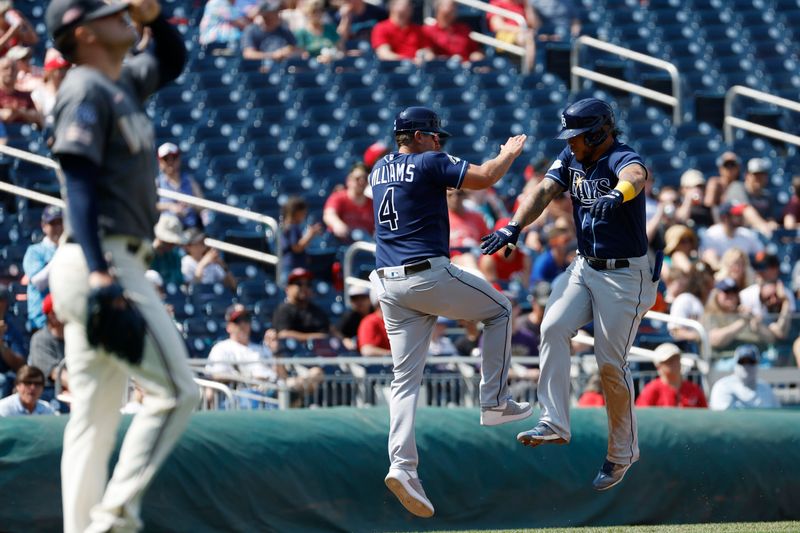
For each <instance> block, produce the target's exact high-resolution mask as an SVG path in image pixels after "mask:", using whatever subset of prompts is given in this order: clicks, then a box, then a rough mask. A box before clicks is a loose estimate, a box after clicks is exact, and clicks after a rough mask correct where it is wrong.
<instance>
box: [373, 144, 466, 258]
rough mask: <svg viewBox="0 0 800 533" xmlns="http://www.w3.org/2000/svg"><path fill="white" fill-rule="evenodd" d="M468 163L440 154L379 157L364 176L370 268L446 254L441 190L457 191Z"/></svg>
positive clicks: (445, 219) (444, 196)
mask: <svg viewBox="0 0 800 533" xmlns="http://www.w3.org/2000/svg"><path fill="white" fill-rule="evenodd" d="M468 165H469V164H468V163H467V162H466V161H464V160H462V159H459V158H457V157H453V156H451V155H447V154H445V153H443V152H425V153H422V154H401V153H398V152H393V153H391V154H388V155H386V156H384V157H383V158H382V159H381V160H380V161H378V163H377V164H376V165H375V167H374V168H373V169H372V172H371V173H370V175H369V183H370V185H372V205H373V210H374V213H375V242H376V243H377V248H378V251H377V254H376V266H377V267H378V268H383V267H390V266H399V265H405V264H408V263H413V262H415V261H421V260H422V259H428V258H429V257H438V256H445V257H449V256H450V219H449V216H448V214H447V188H448V187H452V188H456V189H458V188H460V187H461V183H462V181H463V180H464V174H466V173H467V166H468Z"/></svg>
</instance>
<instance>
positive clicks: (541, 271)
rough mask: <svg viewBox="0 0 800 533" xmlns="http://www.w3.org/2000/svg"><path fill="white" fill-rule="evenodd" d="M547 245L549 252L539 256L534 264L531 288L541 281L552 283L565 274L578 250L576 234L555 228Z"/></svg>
mask: <svg viewBox="0 0 800 533" xmlns="http://www.w3.org/2000/svg"><path fill="white" fill-rule="evenodd" d="M547 243H548V246H547V250H545V251H544V253H541V254H539V255H538V256H537V257H536V259H535V260H534V262H533V268H532V269H531V279H530V284H531V286H533V285H534V284H536V283H537V282H539V281H547V282H552V281H553V280H554V279H556V276H558V275H559V274H561V273H562V272H565V271H566V270H567V267H568V266H569V265H570V264H571V263H572V260H573V259H574V258H575V254H576V250H577V249H578V243H577V241H576V240H575V234H574V233H572V232H570V230H568V229H565V228H558V227H554V228H553V229H552V230H550V234H549V235H548V239H547Z"/></svg>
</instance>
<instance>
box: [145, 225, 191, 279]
mask: <svg viewBox="0 0 800 533" xmlns="http://www.w3.org/2000/svg"><path fill="white" fill-rule="evenodd" d="M155 236H156V239H155V241H153V252H154V253H153V261H152V262H151V263H150V268H151V269H152V270H155V271H156V272H158V274H159V275H160V276H161V280H162V281H163V283H166V284H171V285H174V286H176V287H177V286H180V285H183V272H182V271H181V257H182V256H183V254H182V252H181V247H182V246H184V245H185V244H186V236H185V234H184V231H183V224H181V221H180V219H179V218H178V217H176V216H175V215H173V214H171V213H162V214H161V216H160V217H158V222H157V223H156V227H155Z"/></svg>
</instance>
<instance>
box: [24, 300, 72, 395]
mask: <svg viewBox="0 0 800 533" xmlns="http://www.w3.org/2000/svg"><path fill="white" fill-rule="evenodd" d="M42 311H43V312H44V316H45V318H46V319H47V324H46V325H45V327H43V328H41V329H40V330H39V331H37V332H36V333H34V334H33V336H31V351H30V353H29V354H28V365H30V366H32V367H36V368H40V369H41V370H42V371H43V372H44V376H45V394H44V396H45V399H46V400H50V399H52V398H53V391H54V390H55V385H56V381H58V378H59V377H58V375H57V373H58V366H59V365H60V364H61V362H62V361H63V360H64V323H63V322H61V321H60V320H59V319H58V317H57V316H56V314H55V312H54V311H53V297H52V296H51V295H49V294H48V295H47V296H46V297H45V299H44V302H42ZM66 380H67V371H66V369H64V368H62V370H61V382H62V386H64V388H66V386H65V384H66Z"/></svg>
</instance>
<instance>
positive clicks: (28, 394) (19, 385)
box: [0, 365, 55, 417]
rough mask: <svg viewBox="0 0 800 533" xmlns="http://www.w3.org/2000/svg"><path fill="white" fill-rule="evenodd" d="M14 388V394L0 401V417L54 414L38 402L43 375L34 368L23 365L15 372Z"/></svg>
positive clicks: (42, 385) (45, 405)
mask: <svg viewBox="0 0 800 533" xmlns="http://www.w3.org/2000/svg"><path fill="white" fill-rule="evenodd" d="M15 388H16V390H17V392H16V393H15V394H12V395H11V396H9V397H8V398H3V399H2V400H0V417H9V416H27V415H52V414H55V411H53V408H52V407H50V405H49V404H47V403H46V402H44V401H42V400H40V398H41V396H42V391H44V373H43V372H42V371H41V370H39V369H38V368H36V367H35V366H29V365H25V366H23V367H21V368H20V369H19V370H18V371H17V379H16V385H15Z"/></svg>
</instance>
